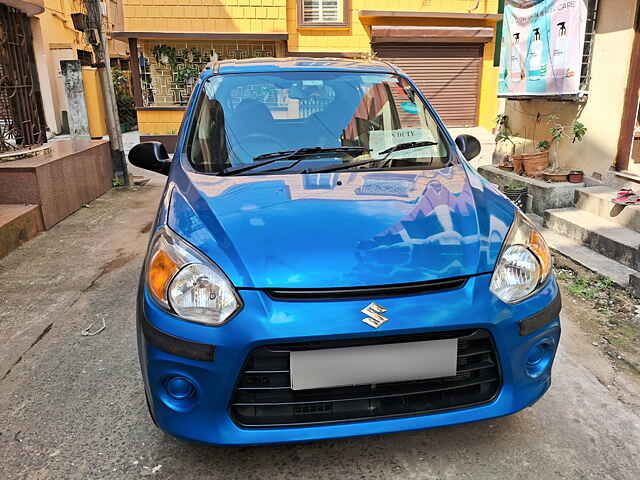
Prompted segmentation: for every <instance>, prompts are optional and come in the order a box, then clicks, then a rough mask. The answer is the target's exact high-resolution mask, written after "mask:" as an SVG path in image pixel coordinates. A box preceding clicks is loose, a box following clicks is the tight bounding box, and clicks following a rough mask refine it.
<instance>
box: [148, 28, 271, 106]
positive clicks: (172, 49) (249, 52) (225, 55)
mask: <svg viewBox="0 0 640 480" xmlns="http://www.w3.org/2000/svg"><path fill="white" fill-rule="evenodd" d="M275 56H276V45H275V42H267V41H264V42H263V41H259V40H238V41H233V40H232V41H205V40H191V41H188V42H180V41H164V42H159V41H143V42H141V45H140V47H139V48H138V64H139V67H140V84H141V90H142V100H143V105H144V106H145V107H150V106H176V105H186V104H187V102H188V101H189V97H190V96H191V92H192V91H193V87H194V86H195V83H196V81H197V79H198V77H199V76H200V72H202V70H204V69H205V68H206V67H207V65H208V64H209V63H210V62H212V61H215V60H226V59H243V58H253V57H275Z"/></svg>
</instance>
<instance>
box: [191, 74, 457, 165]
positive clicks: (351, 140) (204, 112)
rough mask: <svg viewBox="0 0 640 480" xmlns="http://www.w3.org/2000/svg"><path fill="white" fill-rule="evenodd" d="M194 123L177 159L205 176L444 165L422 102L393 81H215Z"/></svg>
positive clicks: (352, 77) (443, 144)
mask: <svg viewBox="0 0 640 480" xmlns="http://www.w3.org/2000/svg"><path fill="white" fill-rule="evenodd" d="M194 115H195V121H194V124H193V127H192V129H191V132H190V135H189V138H188V141H187V152H186V153H187V155H188V158H189V160H190V162H191V164H192V165H193V167H194V168H195V169H196V170H199V171H201V172H206V173H218V174H243V175H249V174H251V175H255V174H268V173H278V174H288V173H310V172H313V171H315V170H318V171H322V170H330V169H333V168H334V167H337V169H342V168H344V169H349V168H354V169H355V168H357V169H380V168H390V169H406V168H411V169H416V168H426V169H437V168H443V167H444V166H446V165H448V164H449V163H450V158H451V157H450V151H449V147H448V144H447V141H446V140H445V139H444V136H443V134H442V132H441V131H440V129H439V128H438V126H437V124H436V122H435V120H434V118H433V117H432V116H431V114H430V113H429V110H428V109H427V107H426V105H425V104H424V102H422V100H421V99H420V97H419V96H418V95H417V94H416V92H415V90H414V89H413V87H411V85H410V84H409V83H408V82H407V81H406V79H404V78H402V77H400V76H397V75H392V74H385V73H351V72H278V73H255V74H248V73H247V74H234V75H216V76H213V77H210V78H208V79H207V80H206V81H205V83H204V85H203V89H202V95H201V96H200V98H199V100H198V103H197V107H196V110H195V114H194ZM411 142H415V143H416V146H415V147H413V148H411V146H410V144H411ZM345 147H346V148H345ZM393 147H396V148H393ZM247 167H248V168H247Z"/></svg>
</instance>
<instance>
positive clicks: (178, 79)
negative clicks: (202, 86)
mask: <svg viewBox="0 0 640 480" xmlns="http://www.w3.org/2000/svg"><path fill="white" fill-rule="evenodd" d="M199 74H200V69H199V68H198V67H197V66H196V65H192V64H188V63H185V64H179V65H176V68H175V69H174V70H173V78H174V81H175V83H176V84H178V85H180V86H183V85H185V84H186V83H188V82H189V80H191V79H195V78H197V77H198V75H199Z"/></svg>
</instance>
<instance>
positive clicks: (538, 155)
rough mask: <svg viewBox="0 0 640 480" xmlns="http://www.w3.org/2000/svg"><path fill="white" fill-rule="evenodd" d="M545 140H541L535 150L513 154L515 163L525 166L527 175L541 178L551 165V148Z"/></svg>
mask: <svg viewBox="0 0 640 480" xmlns="http://www.w3.org/2000/svg"><path fill="white" fill-rule="evenodd" d="M545 147H546V144H545V143H544V142H540V143H539V144H538V146H537V147H536V151H535V152H531V153H525V152H523V153H520V154H517V155H513V163H514V164H516V163H520V164H522V166H523V169H524V173H525V175H526V176H527V177H532V178H541V177H542V176H543V172H544V170H545V169H546V168H547V167H548V166H549V150H548V149H547V148H545Z"/></svg>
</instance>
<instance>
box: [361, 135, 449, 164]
mask: <svg viewBox="0 0 640 480" xmlns="http://www.w3.org/2000/svg"><path fill="white" fill-rule="evenodd" d="M424 140H428V141H431V142H434V141H435V138H434V137H433V134H432V133H431V132H430V131H428V130H425V129H423V128H400V129H398V130H372V131H370V132H369V147H370V148H371V158H384V157H385V156H386V155H387V154H386V153H384V154H381V153H380V152H382V151H384V150H387V149H388V148H391V147H395V146H396V145H400V144H401V143H407V142H421V141H424ZM437 156H439V150H438V146H437V145H433V146H427V147H418V148H410V149H407V150H400V151H397V152H393V153H392V154H391V156H390V157H389V158H413V157H437Z"/></svg>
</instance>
